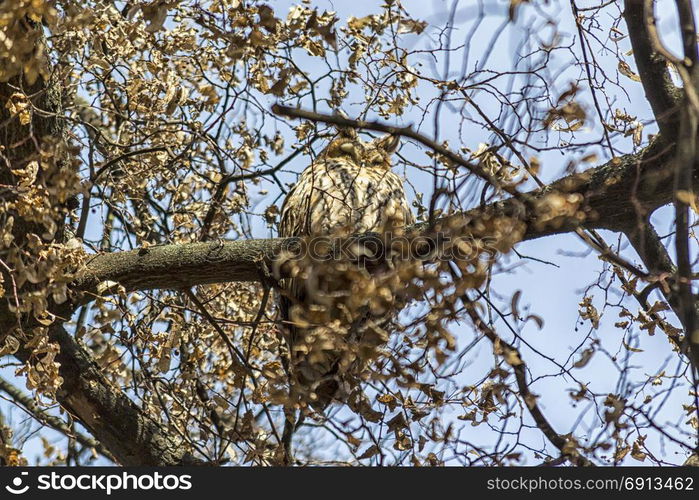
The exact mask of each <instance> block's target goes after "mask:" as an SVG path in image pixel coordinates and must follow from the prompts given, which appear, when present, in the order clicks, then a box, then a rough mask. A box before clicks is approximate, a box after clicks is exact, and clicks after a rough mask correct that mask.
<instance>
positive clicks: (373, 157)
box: [279, 129, 414, 410]
mask: <svg viewBox="0 0 699 500" xmlns="http://www.w3.org/2000/svg"><path fill="white" fill-rule="evenodd" d="M398 143H399V138H398V137H395V136H390V135H387V136H384V137H381V138H378V139H375V140H373V141H370V142H364V141H361V140H360V139H359V138H358V137H357V134H356V131H355V130H353V129H352V130H348V129H342V130H340V131H339V132H338V134H337V136H336V137H335V138H334V139H333V140H332V141H331V142H330V143H329V144H328V146H327V147H326V148H325V149H324V150H323V151H322V152H321V153H320V154H319V155H318V157H317V158H316V160H315V161H314V162H313V163H312V164H311V165H309V166H308V167H307V168H306V169H305V170H304V171H303V173H302V174H301V176H300V177H299V179H298V182H297V183H296V185H295V186H294V187H293V188H292V190H291V191H290V192H289V194H288V195H287V197H286V199H285V200H284V204H283V206H282V209H281V218H280V222H279V236H281V237H292V236H293V237H300V238H304V240H305V241H306V242H307V243H308V244H307V245H306V248H307V249H309V248H311V246H312V248H314V249H315V250H317V248H318V247H322V244H321V245H317V243H318V242H319V240H320V241H321V243H322V242H323V241H329V240H330V239H331V238H333V237H337V238H341V237H347V236H349V235H353V234H357V233H367V232H371V233H377V235H378V236H380V237H386V236H387V235H388V234H389V233H392V234H395V233H400V231H401V230H402V229H401V228H403V227H405V226H407V225H410V224H412V223H413V222H414V219H413V215H412V212H411V210H410V205H409V203H408V201H407V199H406V196H405V191H404V189H403V182H402V180H401V178H400V177H398V176H397V175H396V174H394V173H393V172H392V171H391V155H392V154H393V152H394V151H395V150H396V148H397V146H398ZM358 252H359V253H361V250H358ZM291 274H292V276H293V278H291V279H287V280H284V282H283V283H282V288H283V293H282V297H281V304H280V311H281V316H282V323H283V330H284V332H285V333H286V340H287V346H288V349H289V367H288V368H289V372H290V375H291V381H292V383H291V386H292V391H291V393H292V396H293V397H294V398H295V399H296V400H297V401H302V402H306V403H308V404H311V405H312V406H314V407H315V408H316V409H319V410H323V409H324V408H325V407H327V405H328V404H330V403H331V402H332V400H333V399H343V400H344V399H346V397H347V393H346V392H345V394H344V396H340V395H339V393H340V392H342V391H341V390H340V389H341V387H342V386H343V384H344V386H345V387H346V386H347V380H348V379H351V378H352V376H353V375H352V372H353V370H354V371H356V370H357V367H358V366H361V365H362V362H363V361H365V362H364V365H366V360H367V359H369V358H370V357H371V352H372V350H373V349H376V347H378V346H379V345H381V344H382V343H385V342H386V340H387V339H388V337H387V334H386V331H385V329H384V327H385V326H386V325H387V323H388V322H389V321H390V318H391V316H392V314H391V312H392V309H395V308H396V307H395V306H396V305H397V304H398V302H399V301H397V300H395V297H394V295H395V294H393V293H391V292H390V290H391V289H393V288H396V289H397V288H398V286H400V283H399V282H398V281H396V280H398V277H397V276H396V275H395V273H393V274H391V273H390V272H387V269H386V268H384V269H383V271H382V270H380V269H379V270H377V269H373V270H368V269H367V268H366V266H361V265H359V264H358V261H357V260H353V259H349V260H348V259H346V258H344V257H343V256H338V255H336V254H334V255H333V256H332V258H330V259H320V260H318V259H315V260H314V259H313V258H309V257H305V258H304V259H300V260H299V261H297V263H296V266H295V268H293V269H292V271H291ZM389 281H390V282H391V283H393V284H392V285H390V284H389V285H388V286H387V283H388V282H389ZM387 290H389V292H387ZM380 291H381V292H383V293H380ZM392 306H394V307H392ZM393 312H395V311H393ZM345 391H346V389H345Z"/></svg>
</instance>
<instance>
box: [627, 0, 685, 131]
mask: <svg viewBox="0 0 699 500" xmlns="http://www.w3.org/2000/svg"><path fill="white" fill-rule="evenodd" d="M652 5H653V2H652V0H624V19H625V20H626V25H627V27H628V29H629V38H630V40H631V47H632V48H633V56H634V59H635V61H636V67H637V68H638V73H639V76H640V77H641V83H642V84H643V90H644V91H645V94H646V97H647V98H648V102H649V103H650V106H651V109H652V110H653V115H654V116H655V119H656V120H657V122H658V127H659V128H660V131H661V132H662V133H663V136H664V137H666V138H667V139H670V138H673V137H674V136H675V134H676V133H677V127H678V123H679V119H678V116H677V112H678V110H679V104H680V102H681V95H682V93H681V91H680V90H679V89H678V88H677V87H675V85H674V84H673V83H672V79H671V78H670V73H669V71H668V67H667V61H666V59H665V57H663V56H662V55H661V54H659V53H658V51H657V50H656V47H655V44H654V43H653V40H654V39H657V32H656V31H655V16H654V14H653V8H652ZM658 42H659V40H658Z"/></svg>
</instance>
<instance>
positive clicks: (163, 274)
mask: <svg viewBox="0 0 699 500" xmlns="http://www.w3.org/2000/svg"><path fill="white" fill-rule="evenodd" d="M671 153H672V151H671V148H669V147H667V146H663V143H662V141H656V142H654V143H653V144H652V145H651V146H649V147H648V148H646V149H645V150H644V151H642V152H640V153H638V154H633V155H627V156H625V157H622V158H620V159H617V160H615V161H610V162H609V163H606V164H604V165H601V166H599V167H596V168H593V169H590V170H588V171H586V172H583V173H581V174H574V175H570V176H567V177H564V178H563V179H560V180H558V181H556V182H554V183H552V184H550V185H548V186H546V187H544V188H540V189H536V190H533V191H530V192H529V193H526V196H527V197H528V198H529V201H528V202H527V203H522V202H521V201H519V200H516V199H513V198H510V199H508V200H504V201H500V202H497V203H493V204H490V205H487V206H485V207H482V208H481V207H479V208H475V209H472V210H469V211H467V212H464V213H462V214H457V215H452V216H450V217H449V218H448V219H441V220H440V221H438V222H437V224H436V227H432V228H430V227H429V225H428V224H427V223H421V224H416V225H415V226H413V227H411V228H410V230H411V231H412V232H413V233H423V234H424V233H431V232H435V231H439V230H440V229H439V227H440V225H445V223H447V222H452V221H453V220H454V219H459V220H460V221H461V222H462V223H463V222H465V223H466V224H465V225H466V227H465V229H464V230H468V224H469V223H470V222H475V221H478V220H481V219H482V218H483V217H493V216H508V217H513V218H516V219H518V220H521V221H522V222H524V223H525V224H526V226H527V229H526V232H525V235H524V238H523V239H524V240H525V241H526V240H530V239H534V238H539V237H542V236H547V235H552V234H559V233H566V232H571V231H575V230H576V229H578V228H591V229H611V230H617V231H628V230H630V229H632V228H636V227H637V224H638V221H639V220H643V219H645V217H647V216H648V215H649V214H650V213H652V212H653V211H654V210H655V209H656V208H658V207H660V206H663V205H666V204H668V203H670V202H672V199H673V198H672V171H671V169H668V168H666V167H667V162H668V161H669V160H670V158H671V157H672V154H671ZM695 182H697V180H696V179H695ZM549 195H564V196H572V197H573V199H574V200H576V201H575V203H577V204H578V209H577V210H576V211H574V212H572V213H564V214H556V213H547V212H546V210H547V204H546V200H547V199H548V198H547V197H548V196H549ZM542 215H544V217H542ZM543 219H546V222H542V220H543ZM462 225H463V224H462ZM409 232H410V231H409ZM283 244H284V240H282V239H259V240H239V241H213V242H203V243H186V244H173V245H162V246H152V247H148V248H142V249H139V250H132V251H127V252H115V253H109V254H101V255H97V256H95V257H94V258H93V259H92V260H91V261H89V263H88V264H87V266H86V269H85V272H84V274H83V277H82V278H81V279H80V280H79V281H77V282H76V283H75V284H74V287H73V289H74V290H75V291H77V292H81V293H82V295H81V296H80V297H76V298H75V302H79V303H85V302H89V301H91V300H93V299H94V298H95V297H96V296H100V295H104V294H107V293H113V292H114V291H116V290H117V288H116V285H117V284H118V285H120V286H123V287H124V288H125V289H126V290H127V291H134V290H148V289H164V288H165V289H167V288H169V289H180V288H184V287H191V286H195V285H203V284H210V283H222V282H229V281H258V280H260V279H261V277H263V276H264V275H265V272H266V269H268V266H269V263H270V261H272V260H273V259H274V257H275V255H276V253H277V252H278V250H279V248H280V247H281V246H282V245H283Z"/></svg>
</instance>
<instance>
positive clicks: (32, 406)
mask: <svg viewBox="0 0 699 500" xmlns="http://www.w3.org/2000/svg"><path fill="white" fill-rule="evenodd" d="M0 391H2V392H4V393H5V394H7V395H8V396H9V397H10V398H11V399H12V401H13V402H14V403H15V404H17V405H18V406H20V407H21V408H23V409H24V410H25V411H26V412H27V413H29V414H30V415H31V416H32V417H33V418H34V419H36V421H37V422H40V423H42V424H44V425H47V426H49V427H51V428H52V429H54V430H56V431H58V432H60V433H61V434H63V435H65V436H67V437H69V438H73V439H75V440H76V441H77V442H78V443H80V444H82V445H83V446H85V447H87V448H94V450H95V451H97V452H98V453H100V454H101V455H103V456H104V457H105V458H107V459H109V460H111V461H112V462H116V459H115V458H114V456H113V455H112V454H111V452H110V451H109V450H108V449H107V448H105V447H104V446H102V444H101V443H99V442H98V441H95V440H94V439H92V438H91V437H89V436H85V435H84V434H81V433H80V432H77V431H76V430H75V429H72V428H71V427H70V426H69V425H68V424H67V423H66V422H64V421H63V419H61V418H59V417H56V416H54V415H51V414H49V413H47V412H45V411H44V410H42V409H41V408H40V407H39V406H38V405H37V404H36V402H34V399H33V398H31V397H30V396H28V395H27V394H25V393H23V392H22V391H21V390H20V389H19V388H18V387H15V386H14V385H13V384H11V383H10V382H9V381H8V380H5V379H4V378H2V377H0Z"/></svg>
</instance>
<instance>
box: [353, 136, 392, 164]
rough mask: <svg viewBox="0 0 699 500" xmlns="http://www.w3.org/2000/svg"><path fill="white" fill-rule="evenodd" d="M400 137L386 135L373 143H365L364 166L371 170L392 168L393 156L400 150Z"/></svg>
mask: <svg viewBox="0 0 699 500" xmlns="http://www.w3.org/2000/svg"><path fill="white" fill-rule="evenodd" d="M399 143H400V136H398V135H390V134H389V135H384V136H383V137H379V138H377V139H374V140H373V141H371V142H367V143H364V156H363V158H362V160H363V164H364V165H365V166H367V167H370V168H381V169H386V170H388V169H390V168H391V155H392V154H393V153H395V151H396V149H398V144H399Z"/></svg>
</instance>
